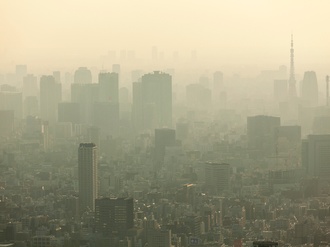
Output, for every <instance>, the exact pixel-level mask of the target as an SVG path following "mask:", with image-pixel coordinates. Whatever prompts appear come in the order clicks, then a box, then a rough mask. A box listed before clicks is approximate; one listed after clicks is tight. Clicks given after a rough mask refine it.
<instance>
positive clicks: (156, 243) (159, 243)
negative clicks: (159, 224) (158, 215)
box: [147, 229, 172, 247]
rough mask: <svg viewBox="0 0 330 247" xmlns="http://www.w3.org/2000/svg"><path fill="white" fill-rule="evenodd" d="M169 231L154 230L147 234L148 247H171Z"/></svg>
mask: <svg viewBox="0 0 330 247" xmlns="http://www.w3.org/2000/svg"><path fill="white" fill-rule="evenodd" d="M171 239H172V232H171V230H161V229H154V230H151V231H150V232H149V234H148V239H147V241H148V246H153V247H171V246H172V244H171Z"/></svg>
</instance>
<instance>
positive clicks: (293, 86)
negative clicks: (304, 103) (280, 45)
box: [289, 34, 297, 98]
mask: <svg viewBox="0 0 330 247" xmlns="http://www.w3.org/2000/svg"><path fill="white" fill-rule="evenodd" d="M289 97H290V98H294V97H297V91H296V78H295V76H294V49H293V35H292V34H291V49H290V78H289Z"/></svg>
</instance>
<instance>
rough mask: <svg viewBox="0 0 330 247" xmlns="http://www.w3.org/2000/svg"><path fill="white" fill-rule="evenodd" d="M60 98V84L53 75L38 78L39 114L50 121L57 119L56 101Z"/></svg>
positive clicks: (58, 101) (59, 100)
mask: <svg viewBox="0 0 330 247" xmlns="http://www.w3.org/2000/svg"><path fill="white" fill-rule="evenodd" d="M61 100H62V86H61V84H60V83H56V82H55V78H54V77H53V76H42V77H41V78H40V116H41V118H42V119H43V120H47V121H49V122H50V123H55V122H56V121H57V111H58V103H60V102H61Z"/></svg>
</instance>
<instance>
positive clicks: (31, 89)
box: [23, 74, 38, 99]
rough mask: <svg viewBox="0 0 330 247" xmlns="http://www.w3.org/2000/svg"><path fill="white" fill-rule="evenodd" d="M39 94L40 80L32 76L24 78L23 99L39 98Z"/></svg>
mask: <svg viewBox="0 0 330 247" xmlns="http://www.w3.org/2000/svg"><path fill="white" fill-rule="evenodd" d="M37 94H38V79H37V77H36V76H34V75H32V74H28V75H26V76H24V77H23V97H24V99H25V98H26V97H29V96H37Z"/></svg>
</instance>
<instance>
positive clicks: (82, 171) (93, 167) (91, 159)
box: [78, 143, 98, 213]
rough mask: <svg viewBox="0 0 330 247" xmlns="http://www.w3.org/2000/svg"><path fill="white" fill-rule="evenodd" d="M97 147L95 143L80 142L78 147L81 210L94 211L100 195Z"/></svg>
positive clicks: (82, 211)
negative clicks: (96, 200)
mask: <svg viewBox="0 0 330 247" xmlns="http://www.w3.org/2000/svg"><path fill="white" fill-rule="evenodd" d="M97 179H98V176H97V148H96V145H95V144H94V143H80V145H79V148H78V183H79V210H80V213H84V212H85V211H86V210H91V211H94V209H95V199H96V198H97V196H98V181H97Z"/></svg>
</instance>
